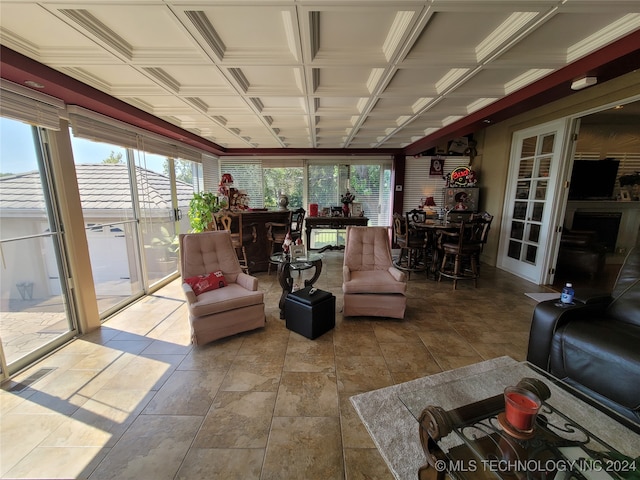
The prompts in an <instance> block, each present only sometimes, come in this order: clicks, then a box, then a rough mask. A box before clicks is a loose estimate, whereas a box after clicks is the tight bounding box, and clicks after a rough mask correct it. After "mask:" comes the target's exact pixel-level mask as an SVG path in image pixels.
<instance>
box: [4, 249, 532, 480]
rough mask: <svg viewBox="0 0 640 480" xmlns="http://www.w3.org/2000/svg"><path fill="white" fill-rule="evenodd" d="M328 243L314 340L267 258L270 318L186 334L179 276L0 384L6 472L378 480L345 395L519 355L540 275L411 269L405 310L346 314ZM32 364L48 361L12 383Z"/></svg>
mask: <svg viewBox="0 0 640 480" xmlns="http://www.w3.org/2000/svg"><path fill="white" fill-rule="evenodd" d="M324 255H325V261H324V266H323V272H322V275H321V278H320V281H319V282H318V283H317V284H316V286H317V287H319V288H321V289H323V290H326V291H331V292H332V293H333V294H334V295H335V296H336V326H335V328H334V329H333V330H331V331H330V332H327V333H326V334H324V335H322V336H321V337H319V338H317V339H315V340H310V339H307V338H305V337H303V336H301V335H299V334H297V333H294V332H291V331H289V330H287V328H286V325H285V322H284V321H282V320H280V319H279V318H278V316H279V309H278V301H279V299H280V294H281V292H282V291H281V288H280V286H279V284H278V282H277V279H276V276H275V275H274V274H271V275H270V276H269V275H267V274H266V272H264V273H262V272H261V273H258V274H256V275H257V277H258V279H259V285H260V288H262V289H264V290H265V292H266V294H265V302H266V304H265V313H266V316H267V323H266V326H265V327H264V328H261V329H258V330H255V331H253V332H245V333H241V334H238V335H234V336H232V337H229V338H226V339H221V340H218V341H215V342H211V343H210V344H207V345H204V346H199V347H192V346H191V345H190V344H189V334H190V332H189V323H188V319H187V313H186V309H185V305H184V298H183V296H182V295H183V294H182V291H181V288H180V285H179V282H172V283H170V284H169V285H167V286H166V287H163V288H162V289H161V290H159V291H158V293H157V294H154V295H151V296H149V297H146V298H145V299H144V300H143V301H140V302H136V303H135V304H134V305H132V306H131V307H130V308H128V309H126V310H124V311H123V312H121V313H119V314H117V315H115V316H113V317H112V318H110V319H109V320H107V321H106V322H105V323H104V324H103V326H102V328H101V329H99V330H96V331H94V332H91V333H90V334H88V335H86V336H84V337H82V338H80V339H77V340H75V341H73V342H71V343H70V344H68V345H66V346H65V347H63V348H61V349H60V350H58V351H57V352H56V353H54V354H53V355H51V356H49V357H47V358H46V359H44V360H43V361H42V362H40V363H39V364H37V365H34V366H33V367H32V368H30V369H28V370H25V371H24V372H23V373H21V374H20V375H17V376H16V377H15V378H14V379H12V381H10V382H7V383H6V384H5V385H3V390H1V391H0V412H1V413H2V419H1V421H0V426H1V430H0V445H1V447H2V448H0V472H1V473H2V475H3V476H4V477H5V478H7V477H8V476H9V475H8V474H7V472H8V471H9V470H11V473H12V475H11V477H14V478H20V477H22V478H33V477H34V476H39V475H41V472H48V473H49V476H53V475H62V474H65V473H69V474H72V473H73V474H77V475H78V476H80V477H85V478H86V477H89V478H90V480H94V479H103V478H118V479H120V478H136V479H137V478H143V479H146V478H153V479H154V480H155V479H156V478H160V479H161V478H184V479H189V480H191V479H199V478H207V479H218V478H224V479H225V480H226V479H235V478H242V479H243V480H244V479H257V478H261V479H264V480H270V479H278V480H280V479H293V480H298V479H305V480H307V479H311V480H313V479H322V480H325V479H333V478H338V479H342V478H345V477H346V478H348V479H365V478H366V479H381V480H386V479H388V478H390V473H389V471H388V468H387V467H386V465H385V463H384V461H383V459H382V458H381V457H380V455H379V454H378V452H377V449H376V448H375V445H374V443H373V441H372V440H371V437H370V436H369V434H368V432H367V430H366V428H365V427H364V425H363V424H362V422H361V421H360V418H359V416H358V415H357V413H356V412H355V410H354V409H353V406H352V405H351V402H350V401H349V397H350V396H352V395H354V394H357V393H361V392H365V391H370V390H374V389H377V388H382V387H386V386H388V385H392V384H395V383H402V382H406V381H409V380H414V379H416V378H419V377H422V376H425V375H430V374H433V373H437V372H440V371H442V370H446V369H450V368H456V367H458V366H462V365H466V364H469V363H474V362H477V361H480V360H481V359H482V360H484V359H490V358H495V357H499V356H502V355H509V356H511V357H513V358H515V359H517V360H522V359H524V357H525V354H526V349H527V343H528V331H529V325H530V321H531V313H532V311H533V307H534V305H535V303H532V302H531V301H530V299H528V298H527V297H525V295H524V292H525V291H536V290H535V288H537V287H536V286H533V285H531V284H530V283H528V282H524V281H521V280H519V279H516V278H515V277H513V276H512V275H509V274H507V273H506V272H502V271H498V270H496V269H495V268H491V267H488V268H485V266H484V265H483V268H482V271H481V279H480V281H479V284H478V288H477V289H476V288H473V285H472V284H471V283H469V282H465V283H464V284H462V283H461V285H460V286H459V288H458V290H456V291H453V290H452V286H451V283H450V282H449V281H447V282H444V281H443V282H441V283H437V282H434V281H433V280H429V279H427V278H426V277H425V276H423V275H412V278H411V280H410V281H409V283H408V291H407V295H408V308H407V314H406V315H405V319H403V320H390V319H380V318H374V317H349V318H344V317H343V315H342V313H341V308H342V305H343V302H342V290H341V279H342V253H341V252H326V253H325V254H324ZM41 368H51V369H53V370H52V371H51V372H49V373H48V374H47V375H45V376H44V377H42V378H41V379H39V380H37V381H36V382H34V383H33V384H31V385H29V388H27V389H26V390H24V391H23V392H21V393H15V392H9V391H8V390H9V389H10V388H11V387H12V386H14V385H16V384H17V382H18V381H20V380H24V379H27V378H28V377H29V375H30V374H33V372H36V371H38V370H39V369H41ZM274 413H275V415H274ZM16 438H19V439H20V441H19V442H16V441H15V439H16ZM77 447H81V448H77ZM74 451H76V452H77V453H76V454H75V455H74V454H73V453H72V452H74ZM71 456H73V457H74V458H75V457H77V458H78V461H77V462H75V463H74V461H73V460H72V461H71V463H70V470H67V471H64V470H61V469H60V468H61V467H60V462H59V461H58V459H60V458H61V459H67V458H70V457H71ZM103 458H104V461H102V462H101V460H102V459H103ZM36 459H37V461H36ZM97 462H101V463H100V464H99V465H98V466H97V468H96V470H95V472H94V473H93V475H90V474H91V473H92V471H91V470H92V469H93V468H94V467H95V464H96V463H97ZM49 467H50V468H49ZM177 472H179V473H177ZM67 478H69V477H67Z"/></svg>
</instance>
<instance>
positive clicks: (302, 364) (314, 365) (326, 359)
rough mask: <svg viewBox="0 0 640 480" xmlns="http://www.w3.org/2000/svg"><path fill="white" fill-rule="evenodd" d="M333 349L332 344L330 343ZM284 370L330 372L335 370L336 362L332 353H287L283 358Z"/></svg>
mask: <svg viewBox="0 0 640 480" xmlns="http://www.w3.org/2000/svg"><path fill="white" fill-rule="evenodd" d="M331 349H332V350H333V344H332V345H331ZM283 370H284V371H285V372H318V373H330V372H335V370H336V362H335V356H334V355H333V352H332V353H329V354H324V355H315V354H311V355H308V354H304V353H289V352H287V355H286V357H285V358H284V369H283Z"/></svg>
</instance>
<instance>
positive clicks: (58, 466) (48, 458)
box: [6, 447, 109, 479]
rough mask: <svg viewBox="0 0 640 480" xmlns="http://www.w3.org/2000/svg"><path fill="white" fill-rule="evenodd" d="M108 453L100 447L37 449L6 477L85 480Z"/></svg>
mask: <svg viewBox="0 0 640 480" xmlns="http://www.w3.org/2000/svg"><path fill="white" fill-rule="evenodd" d="M108 451H109V449H103V448H100V447H37V448H36V449H34V450H33V451H32V452H30V453H29V455H27V456H26V457H25V458H24V459H23V460H22V461H21V462H20V463H18V464H17V465H16V466H15V467H13V468H12V469H11V470H10V471H9V472H7V474H6V477H8V478H11V477H14V478H47V479H53V478H60V479H67V478H87V477H88V475H89V474H90V473H91V472H92V471H93V470H94V469H95V468H96V466H97V465H98V464H99V463H100V462H101V461H102V460H103V459H104V457H105V455H106V454H107V453H108Z"/></svg>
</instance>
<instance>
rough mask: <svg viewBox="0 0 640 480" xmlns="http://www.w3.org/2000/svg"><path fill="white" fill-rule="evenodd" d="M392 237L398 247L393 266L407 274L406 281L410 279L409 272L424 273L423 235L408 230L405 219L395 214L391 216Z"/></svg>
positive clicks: (410, 229) (403, 216)
mask: <svg viewBox="0 0 640 480" xmlns="http://www.w3.org/2000/svg"><path fill="white" fill-rule="evenodd" d="M393 235H394V243H395V244H396V245H398V246H399V247H400V255H399V256H398V258H397V259H395V260H394V262H393V264H394V266H395V267H397V268H398V269H399V270H402V271H405V272H407V278H408V279H410V278H411V272H423V271H425V270H426V268H427V263H426V261H425V260H426V259H425V236H424V233H422V232H418V231H417V230H415V229H412V228H410V227H409V221H408V219H407V217H406V216H405V215H400V214H398V213H396V214H394V215H393Z"/></svg>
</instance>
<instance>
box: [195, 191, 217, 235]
mask: <svg viewBox="0 0 640 480" xmlns="http://www.w3.org/2000/svg"><path fill="white" fill-rule="evenodd" d="M222 208H223V206H222V205H221V204H220V202H219V200H218V195H217V194H216V193H212V192H199V193H194V194H193V198H192V199H191V201H190V202H189V222H190V224H191V231H192V232H193V233H200V232H206V231H209V230H215V229H216V228H215V219H214V215H215V214H216V213H217V212H219V211H220V210H221V209H222Z"/></svg>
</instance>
